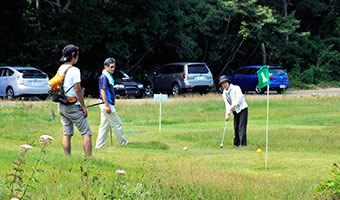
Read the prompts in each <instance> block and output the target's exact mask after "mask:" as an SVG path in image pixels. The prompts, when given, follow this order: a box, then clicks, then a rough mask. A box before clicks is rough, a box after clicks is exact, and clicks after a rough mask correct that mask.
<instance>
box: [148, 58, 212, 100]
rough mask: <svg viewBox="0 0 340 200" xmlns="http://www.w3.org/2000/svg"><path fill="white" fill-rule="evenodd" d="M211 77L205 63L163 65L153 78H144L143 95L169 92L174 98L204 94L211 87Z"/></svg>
mask: <svg viewBox="0 0 340 200" xmlns="http://www.w3.org/2000/svg"><path fill="white" fill-rule="evenodd" d="M213 84H214V81H213V76H212V74H211V72H210V70H209V68H208V66H207V65H206V64H205V63H198V62H180V63H169V64H166V65H163V66H162V67H161V68H160V69H159V70H158V71H157V72H154V75H153V76H146V80H145V83H144V85H145V94H146V96H152V94H153V92H154V91H165V92H170V93H171V94H172V95H174V96H176V95H178V94H180V93H183V92H191V91H193V92H199V93H200V94H206V93H208V92H210V90H211V88H212V87H213Z"/></svg>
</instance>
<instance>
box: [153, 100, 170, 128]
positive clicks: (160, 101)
mask: <svg viewBox="0 0 340 200" xmlns="http://www.w3.org/2000/svg"><path fill="white" fill-rule="evenodd" d="M153 100H154V101H156V102H159V133H161V132H162V102H166V101H167V100H168V95H167V94H162V93H160V94H154V95H153Z"/></svg>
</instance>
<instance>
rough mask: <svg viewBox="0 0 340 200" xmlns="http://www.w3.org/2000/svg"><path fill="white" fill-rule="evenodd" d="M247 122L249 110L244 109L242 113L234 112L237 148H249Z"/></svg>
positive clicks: (235, 143)
mask: <svg viewBox="0 0 340 200" xmlns="http://www.w3.org/2000/svg"><path fill="white" fill-rule="evenodd" d="M247 122H248V108H245V109H243V110H242V111H241V112H240V113H236V112H234V131H235V138H234V145H235V146H240V145H241V146H247Z"/></svg>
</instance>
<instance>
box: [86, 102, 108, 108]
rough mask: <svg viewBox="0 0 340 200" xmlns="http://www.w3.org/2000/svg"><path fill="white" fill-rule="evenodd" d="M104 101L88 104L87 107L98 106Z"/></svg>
mask: <svg viewBox="0 0 340 200" xmlns="http://www.w3.org/2000/svg"><path fill="white" fill-rule="evenodd" d="M103 103H104V102H100V103H95V104H92V105H88V106H86V108H90V107H93V106H97V105H100V104H103Z"/></svg>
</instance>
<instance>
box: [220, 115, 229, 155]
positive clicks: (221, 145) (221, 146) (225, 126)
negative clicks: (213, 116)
mask: <svg viewBox="0 0 340 200" xmlns="http://www.w3.org/2000/svg"><path fill="white" fill-rule="evenodd" d="M227 124H228V120H226V121H225V125H224V131H223V135H222V141H221V144H220V148H221V149H222V148H223V141H224V135H225V130H226V129H227Z"/></svg>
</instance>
